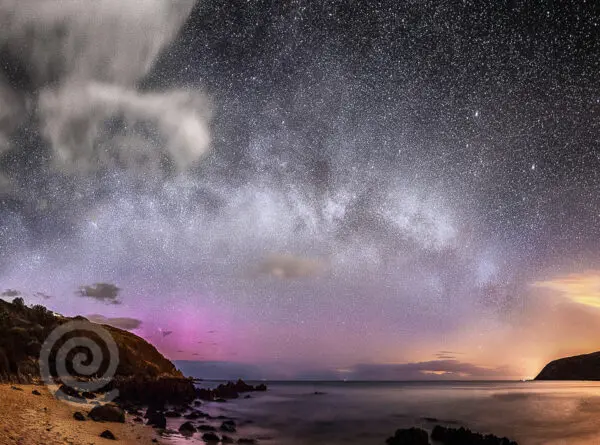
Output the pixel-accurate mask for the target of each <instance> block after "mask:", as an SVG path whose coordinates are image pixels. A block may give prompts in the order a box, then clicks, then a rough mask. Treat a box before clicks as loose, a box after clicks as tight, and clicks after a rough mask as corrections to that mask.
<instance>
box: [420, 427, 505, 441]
mask: <svg viewBox="0 0 600 445" xmlns="http://www.w3.org/2000/svg"><path fill="white" fill-rule="evenodd" d="M431 440H434V441H436V442H441V443H443V444H444V445H517V443H516V442H513V441H511V440H509V439H507V438H506V437H497V436H494V435H493V434H486V435H485V436H484V435H483V434H480V433H475V432H472V431H471V430H469V429H466V428H462V427H461V428H458V429H456V428H446V427H443V426H440V425H436V426H435V428H433V431H432V432H431Z"/></svg>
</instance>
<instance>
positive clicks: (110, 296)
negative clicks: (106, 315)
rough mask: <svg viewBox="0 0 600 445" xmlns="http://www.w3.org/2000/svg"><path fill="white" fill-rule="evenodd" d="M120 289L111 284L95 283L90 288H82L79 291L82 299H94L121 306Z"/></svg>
mask: <svg viewBox="0 0 600 445" xmlns="http://www.w3.org/2000/svg"><path fill="white" fill-rule="evenodd" d="M120 291H121V289H119V288H118V287H117V286H115V285H114V284H111V283H95V284H92V285H89V286H81V287H80V288H79V290H78V291H77V294H78V295H79V296H80V297H86V298H93V299H95V300H98V301H102V302H107V303H112V304H119V303H120V301H119V300H118V297H119V292H120Z"/></svg>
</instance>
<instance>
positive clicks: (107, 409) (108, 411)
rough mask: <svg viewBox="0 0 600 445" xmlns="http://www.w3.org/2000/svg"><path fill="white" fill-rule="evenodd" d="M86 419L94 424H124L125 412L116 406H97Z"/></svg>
mask: <svg viewBox="0 0 600 445" xmlns="http://www.w3.org/2000/svg"><path fill="white" fill-rule="evenodd" d="M88 417H89V418H91V419H92V420H94V421H96V422H119V423H125V412H124V411H123V410H122V409H121V408H119V407H118V406H117V405H112V404H108V405H98V406H95V407H93V408H92V410H91V411H90V413H89V414H88Z"/></svg>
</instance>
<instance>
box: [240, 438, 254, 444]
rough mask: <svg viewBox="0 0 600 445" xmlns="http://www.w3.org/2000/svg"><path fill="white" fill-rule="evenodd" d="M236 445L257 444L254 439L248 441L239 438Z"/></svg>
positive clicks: (247, 439)
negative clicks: (244, 444)
mask: <svg viewBox="0 0 600 445" xmlns="http://www.w3.org/2000/svg"><path fill="white" fill-rule="evenodd" d="M237 443H246V444H255V443H258V442H257V441H256V439H249V438H247V437H240V438H239V439H238V441H237Z"/></svg>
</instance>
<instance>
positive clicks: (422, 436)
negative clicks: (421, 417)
mask: <svg viewBox="0 0 600 445" xmlns="http://www.w3.org/2000/svg"><path fill="white" fill-rule="evenodd" d="M385 443H386V444H387V445H429V435H428V434H427V431H425V430H422V429H420V428H405V429H399V430H396V433H395V434H394V435H393V436H392V437H389V438H388V439H387V440H386V441H385ZM465 445H466V444H465Z"/></svg>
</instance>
